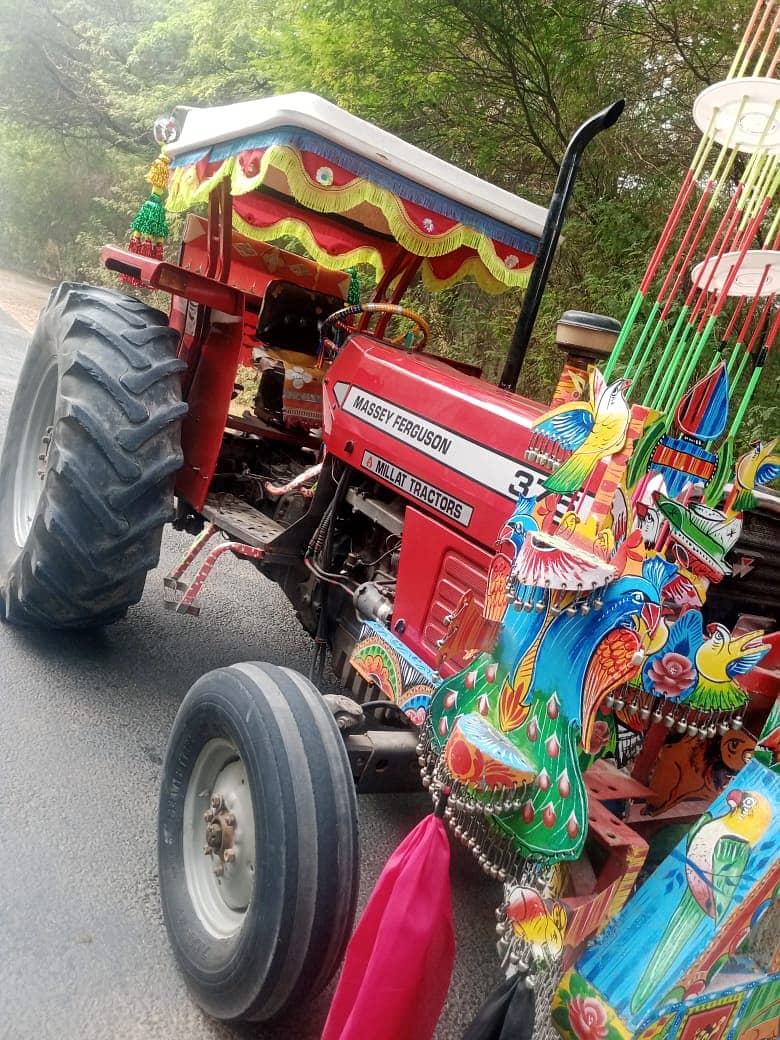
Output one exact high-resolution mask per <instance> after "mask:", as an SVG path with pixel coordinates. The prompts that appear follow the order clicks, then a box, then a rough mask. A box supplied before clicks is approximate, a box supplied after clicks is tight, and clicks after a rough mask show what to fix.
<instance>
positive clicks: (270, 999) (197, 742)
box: [158, 663, 359, 1021]
mask: <svg viewBox="0 0 780 1040" xmlns="http://www.w3.org/2000/svg"><path fill="white" fill-rule="evenodd" d="M158 843H159V844H158V850H159V851H158V854H159V872H160V893H161V897H162V906H163V914H164V917H165V923H166V926H167V929H168V935H169V938H170V941H171V944H172V946H173V950H174V954H175V956H176V959H177V961H178V964H179V967H180V968H181V970H182V972H183V974H184V976H185V979H186V980H187V983H188V985H189V987H190V990H191V991H192V993H193V995H194V997H195V999H196V1001H197V1002H198V1003H199V1004H200V1006H201V1007H202V1008H203V1009H204V1010H205V1011H206V1012H207V1013H208V1014H210V1015H213V1016H214V1017H215V1018H219V1019H222V1020H224V1021H239V1020H252V1021H265V1020H267V1019H270V1018H276V1017H279V1016H282V1015H284V1014H285V1013H286V1012H288V1011H290V1010H292V1009H293V1008H295V1007H296V1006H300V1004H302V1003H305V1002H306V1001H309V1000H311V999H313V997H315V996H316V995H317V994H318V993H319V992H320V991H321V990H322V989H323V988H324V987H325V985H326V984H327V983H328V981H329V980H330V978H331V977H332V976H333V974H334V972H335V971H336V969H337V968H338V966H339V963H340V962H341V958H342V956H343V954H344V950H345V948H346V944H347V942H348V940H349V936H350V933H351V930H352V923H353V920H354V915H355V905H356V900H357V890H358V881H359V864H358V852H359V846H358V835H357V801H356V798H355V790H354V782H353V780H352V774H351V771H350V768H349V761H348V759H347V755H346V751H345V749H344V745H343V742H342V739H341V736H340V734H339V730H338V727H337V725H336V723H335V721H334V719H333V716H332V715H331V713H330V711H329V710H328V708H327V707H326V705H325V703H324V702H323V700H322V698H321V696H320V694H319V692H318V691H317V689H316V688H315V687H314V686H312V684H311V683H310V682H309V681H308V680H307V679H304V678H303V676H301V675H299V674H297V673H296V672H293V671H291V670H290V669H287V668H278V667H274V666H272V665H267V664H257V663H246V664H237V665H233V666H232V667H230V668H220V669H218V670H216V671H213V672H209V673H208V674H207V675H205V676H203V678H202V679H200V680H199V681H198V682H197V683H195V685H194V686H193V687H192V689H191V690H190V692H189V693H188V694H187V696H186V698H185V699H184V702H183V703H182V705H181V708H180V709H179V712H178V714H177V716H176V721H175V722H174V726H173V730H172V732H171V736H170V740H169V743H168V750H167V753H166V758H165V764H164V767H163V779H162V790H161V794H160V817H159V833H158Z"/></svg>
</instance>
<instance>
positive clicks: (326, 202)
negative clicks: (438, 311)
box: [0, 94, 772, 1020]
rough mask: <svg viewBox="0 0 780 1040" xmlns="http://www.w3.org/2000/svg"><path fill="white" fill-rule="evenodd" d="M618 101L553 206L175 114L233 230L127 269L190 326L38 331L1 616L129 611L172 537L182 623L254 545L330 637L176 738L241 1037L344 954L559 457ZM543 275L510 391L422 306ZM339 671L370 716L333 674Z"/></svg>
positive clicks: (270, 103)
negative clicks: (546, 309) (382, 801)
mask: <svg viewBox="0 0 780 1040" xmlns="http://www.w3.org/2000/svg"><path fill="white" fill-rule="evenodd" d="M621 109H622V103H619V104H617V105H615V106H612V107H611V108H609V109H607V110H605V111H604V112H602V113H600V114H599V115H598V116H596V117H594V119H592V120H590V121H589V122H588V123H586V124H584V126H583V127H582V128H581V129H580V130H579V131H578V132H577V134H576V135H575V137H574V138H573V139H572V142H571V144H570V146H569V150H568V151H567V154H566V157H565V159H564V162H563V166H562V168H561V174H560V177H559V181H558V186H557V189H556V193H555V196H554V197H553V201H552V205H551V207H550V210H549V212H547V211H545V210H544V209H542V208H540V207H538V206H535V205H532V204H530V203H528V202H525V201H523V200H522V199H520V198H518V197H516V196H514V195H511V194H510V193H508V192H506V191H503V190H500V189H497V188H494V187H492V186H490V185H489V184H486V183H485V182H483V181H481V180H479V179H477V178H476V177H473V176H470V175H468V174H466V173H464V172H462V171H460V170H458V169H456V168H454V167H452V166H450V165H448V164H447V163H444V162H442V161H440V160H438V159H436V158H435V157H433V156H431V155H429V154H427V153H425V152H423V151H421V150H419V149H417V148H414V147H412V146H410V145H408V144H406V143H404V142H403V141H400V140H398V139H397V138H395V137H393V136H391V135H390V134H387V133H385V132H383V131H381V130H379V129H377V128H376V127H373V126H371V125H370V124H368V123H365V122H363V121H362V120H359V119H356V118H354V117H352V116H350V115H348V114H347V113H345V112H343V111H341V110H340V109H338V108H336V107H335V106H333V105H331V104H329V103H327V102H325V101H323V100H321V99H319V98H316V97H314V96H312V95H308V94H293V95H289V96H286V97H282V98H271V99H267V100H263V101H257V102H249V103H246V104H239V105H231V106H228V107H226V108H220V109H204V110H199V109H189V110H180V111H178V112H177V113H176V114H175V122H176V126H175V129H171V127H170V126H167V127H164V135H165V136H167V137H168V138H169V140H168V144H167V157H168V159H171V160H172V169H171V177H170V183H169V198H168V207H169V208H170V209H174V210H182V211H183V210H197V208H198V204H200V203H204V204H207V215H205V216H200V215H198V214H197V212H190V213H189V215H188V216H187V218H186V222H185V224H184V233H183V242H182V246H181V255H180V261H179V263H178V264H174V263H170V262H167V261H165V260H164V259H161V258H160V256H159V255H158V254H159V250H158V249H155V248H154V245H155V243H154V242H151V244H150V243H144V242H139V241H137V242H136V243H135V248H134V249H129V250H126V249H121V248H116V247H107V248H106V249H105V250H104V253H103V260H104V263H105V265H106V267H107V268H108V269H109V270H111V271H114V272H116V273H117V274H119V275H122V276H124V277H125V279H130V280H132V281H134V282H136V283H138V284H140V285H141V286H143V287H144V288H147V289H155V290H159V291H163V292H168V293H170V295H171V309H170V314H169V315H166V314H164V313H162V312H161V311H158V310H154V309H152V308H151V307H149V306H147V305H146V304H145V303H142V302H140V301H139V300H138V299H136V298H133V297H131V296H128V295H125V294H122V293H119V292H115V291H112V290H108V289H103V288H96V287H91V286H86V285H73V284H65V285H62V286H60V287H59V288H58V289H57V290H55V292H54V293H53V294H52V297H51V299H50V302H49V304H48V306H47V308H46V310H45V311H44V313H43V314H42V316H41V319H40V322H39V325H38V327H37V329H36V331H35V333H34V336H33V340H32V343H31V346H30V349H29V352H28V355H27V358H26V360H25V363H24V368H23V370H22V375H21V378H20V382H19V389H18V391H17V394H16V398H15V401H14V405H13V409H12V412H11V418H10V421H9V426H8V433H7V436H6V441H5V447H4V452H3V456H2V463H1V464H0V603H2V607H3V610H4V614H5V618H6V619H7V620H8V621H10V622H13V623H18V624H29V625H40V626H50V627H55V628H63V629H64V628H86V627H91V626H102V625H106V624H110V623H112V622H114V621H116V620H117V619H119V618H121V617H123V616H124V615H125V613H126V611H127V609H128V608H129V607H130V606H132V605H133V604H134V603H136V602H137V601H138V600H139V598H140V596H141V593H142V591H143V588H144V582H145V580H146V575H147V573H148V572H149V571H150V570H152V569H153V568H154V567H155V566H156V565H157V562H158V557H159V549H160V541H161V537H162V531H163V527H164V525H165V524H167V523H172V524H173V526H174V527H175V528H176V529H177V530H185V531H188V532H190V533H191V534H192V535H193V536H194V541H193V543H192V547H191V549H190V550H189V551H188V552H187V554H186V555H185V556H184V558H183V559H182V560H181V562H180V564H179V565H178V566H177V567H176V568H175V569H174V570H173V571H171V572H170V574H168V575H167V576H166V578H165V592H166V598H167V600H168V606H170V607H171V608H172V609H174V610H176V611H179V612H182V613H191V614H196V613H198V612H199V611H200V610H201V607H202V602H203V598H204V592H203V587H204V583H205V582H206V580H207V578H208V577H209V574H210V572H211V571H212V569H214V568H215V567H216V568H217V569H218V568H219V563H218V560H219V557H220V555H222V554H224V553H232V554H234V555H237V556H239V557H242V558H245V559H246V560H248V561H249V562H250V563H252V564H253V565H254V566H255V567H256V568H257V570H259V571H260V572H261V573H262V574H264V575H265V576H266V577H268V578H270V579H271V580H272V581H274V582H277V583H278V584H279V585H280V586H281V588H282V589H283V590H284V592H285V594H286V596H287V597H288V598H289V600H290V602H291V603H292V605H293V607H294V609H295V611H296V614H297V616H298V618H299V620H300V622H301V624H302V625H303V627H304V628H305V629H306V631H307V632H308V633H309V634H310V635H311V637H312V640H313V646H314V662H313V666H312V672H311V678H305V677H303V676H302V675H299V674H297V673H295V672H293V671H291V670H288V669H285V668H279V667H274V666H270V665H264V664H260V663H254V662H250V663H244V664H236V665H234V666H232V667H230V668H225V669H220V670H218V671H215V672H212V673H210V674H208V675H206V676H204V677H203V678H202V679H201V680H200V681H199V682H197V683H196V684H195V686H194V687H193V688H192V689H191V690H190V692H189V693H188V695H187V696H186V698H185V700H184V702H183V704H182V706H181V709H180V711H179V714H178V716H177V719H176V722H175V725H174V729H173V732H172V734H171V737H170V743H169V747H168V753H167V757H166V761H165V765H164V772H163V782H162V793H161V800H160V821H159V867H160V886H161V892H162V899H163V908H164V913H165V919H166V923H167V926H168V931H169V934H170V938H171V942H172V944H173V947H174V950H175V953H176V957H177V959H178V962H179V964H180V966H181V968H182V970H183V972H184V974H185V976H186V978H187V980H188V983H189V985H190V987H191V989H192V991H193V993H194V995H195V997H196V999H197V1000H198V1002H199V1003H200V1004H201V1005H202V1006H203V1007H204V1008H205V1010H206V1011H208V1012H209V1013H210V1014H212V1015H214V1016H216V1017H218V1018H222V1019H226V1020H239V1019H254V1020H263V1019H268V1018H271V1017H275V1016H278V1015H279V1014H282V1013H283V1012H285V1011H286V1010H288V1009H290V1008H292V1007H294V1006H295V1005H296V1004H298V1003H300V1002H301V1001H302V1000H304V999H309V998H311V997H312V996H313V995H314V994H316V993H317V992H318V991H319V990H321V989H322V987H323V986H324V985H325V984H326V983H327V982H328V980H329V979H330V978H331V977H332V975H333V973H334V972H335V970H336V969H337V967H338V965H339V963H340V960H341V957H342V955H343V952H344V949H345V945H346V943H347V940H348V938H349V935H350V932H351V928H352V923H353V917H354V911H355V902H356V896H357V885H358V838H357V809H356V800H355V791H356V789H357V790H358V791H365V790H384V791H388V790H400V789H405V788H406V789H408V788H410V787H413V786H415V785H416V784H418V783H419V774H418V771H417V751H416V745H417V733H416V728H415V723H417V722H418V721H419V720H420V719H421V718H422V717H423V715H424V711H422V710H421V709H422V708H424V702H425V697H426V693H425V690H426V689H427V690H428V691H430V686H431V683H432V681H433V679H434V677H435V676H438V675H439V674H445V675H446V674H448V672H449V673H452V672H455V671H456V670H457V669H458V668H460V667H462V663H463V662H462V660H460V659H459V658H458V656H457V652H455V653H451V655H450V656H449V657H448V658H447V659H446V660H445V661H442V659H441V655H440V652H439V651H440V647H441V644H442V642H443V640H444V638H445V635H448V638H449V639H450V649H452V641H453V633H452V630H451V629H448V624H449V622H450V621H451V618H452V615H453V612H454V611H455V609H456V608H457V606H458V604H459V603H460V602H461V601H462V599H463V596H464V593H467V592H468V591H469V590H479V589H481V588H484V587H485V577H486V575H487V572H488V568H489V566H490V562H491V559H492V557H493V546H494V544H495V541H496V537H497V534H498V529H499V528H500V525H501V523H502V521H503V519H504V517H505V516H507V515H508V513H509V512H510V507H511V506H512V505H513V503H514V502H515V500H516V499H517V497H518V495H519V494H521V493H522V492H527V491H529V489H531V488H532V487H534V486H535V485H536V484H538V483H539V482H540V481H541V480H543V479H544V477H545V476H546V475H547V474H549V473H550V472H551V470H552V468H553V466H554V464H555V460H554V459H550V458H547V457H545V456H544V454H543V453H542V454H539V453H538V452H537V453H534V452H533V450H532V445H531V443H530V426H531V423H532V422H533V421H534V420H535V419H536V418H537V417H538V416H539V415H540V414H542V411H543V407H542V405H540V404H537V403H535V402H532V401H529V400H526V399H524V398H521V397H518V396H516V395H515V394H514V392H513V391H514V387H515V385H516V382H517V377H518V373H519V369H520V365H521V363H522V359H523V354H524V351H525V348H526V346H527V343H528V341H529V338H530V333H531V329H532V326H533V322H534V319H535V316H536V312H537V310H538V306H539V300H540V296H541V292H542V290H543V287H544V284H545V281H546V278H547V274H548V271H549V268H550V264H551V262H552V258H553V253H554V250H555V246H556V243H557V239H558V234H559V230H560V226H561V223H562V220H563V216H564V212H565V209H566V204H567V202H568V199H569V195H570V191H571V188H572V185H573V182H574V179H575V176H576V171H577V167H578V164H579V161H580V158H581V156H582V152H583V149H584V147H585V145H586V144H587V143H588V141H589V140H591V139H592V137H593V136H594V135H595V134H596V133H598V132H599V131H600V130H602V129H604V128H606V127H608V126H610V125H611V124H612V123H613V122H614V121H615V119H617V117H618V116H619V114H620V111H621ZM280 241H283V242H285V243H286V244H288V245H289V244H290V243H291V242H292V241H296V242H298V243H300V244H302V245H303V247H304V249H305V252H306V256H303V255H300V253H299V252H291V251H289V250H288V249H284V248H281V247H280V245H279V244H278V243H279V242H280ZM271 243H275V244H271ZM147 246H148V248H147ZM360 264H370V265H373V266H374V268H375V269H376V270H377V272H378V275H379V277H378V281H377V284H376V288H375V290H374V292H373V295H372V297H371V300H370V302H367V303H360V302H357V301H355V300H354V299H352V300H351V299H350V288H351V286H352V287H353V288H354V279H351V278H350V275H349V273H345V272H346V271H347V269H348V268H349V267H351V266H353V265H360ZM529 272H531V282H530V285H529V287H528V289H527V292H526V296H525V301H524V305H523V310H522V313H521V315H520V318H519V321H518V326H517V330H516V333H515V336H514V339H513V342H512V345H511V348H510V351H509V355H508V358H507V362H506V367H505V370H504V373H503V376H502V379H501V385H500V386H499V387H495V386H492V385H490V384H488V383H486V382H485V381H483V380H482V379H480V371H479V369H478V368H477V367H476V366H473V365H467V364H461V363H457V362H454V361H451V360H448V359H446V358H442V357H436V356H434V355H432V354H430V353H427V352H426V349H425V348H426V343H427V336H428V328H427V325H426V323H425V320H424V319H423V318H422V317H420V316H419V315H417V314H415V313H414V312H411V311H408V310H406V309H404V308H402V307H401V306H400V304H399V301H400V300H401V299H402V298H403V297H404V294H405V292H406V290H407V289H408V287H409V286H410V285H411V283H412V281H413V279H414V278H415V277H416V276H417V275H418V274H420V275H421V277H422V279H423V282H424V283H425V284H426V285H427V286H428V287H429V288H432V289H436V288H443V287H448V286H450V285H452V284H454V283H455V282H457V281H458V280H460V279H461V278H464V277H466V276H472V277H474V278H475V279H476V281H477V282H478V283H479V284H480V285H481V286H482V287H483V288H485V289H486V290H489V291H499V290H501V289H503V288H506V287H511V286H521V285H524V284H525V283H526V280H527V276H528V274H529ZM391 322H404V323H405V325H406V329H401V330H400V331H397V330H393V331H392V332H391V331H389V328H390V323H391ZM618 329H619V326H618V325H617V323H615V322H613V321H611V320H610V319H606V318H602V317H599V316H596V315H590V314H582V313H579V312H568V314H567V316H565V317H564V319H563V321H562V324H561V326H560V331H561V337H560V338H561V342H562V345H563V346H565V347H566V349H567V351H568V353H569V361H568V365H569V370H570V372H571V371H573V372H575V373H576V372H577V371H579V372H580V373H581V374H583V378H584V377H585V376H584V373H585V370H586V367H587V363H588V361H589V360H590V359H592V358H593V357H596V356H601V355H603V354H604V353H605V352H606V350H608V348H609V346H610V345H611V343H612V342H613V341H614V338H615V336H616V333H617V331H618ZM407 330H408V331H407ZM239 370H241V373H240V372H239ZM249 379H251V380H253V382H252V383H251V391H250V398H249V405H248V406H247V403H246V397H247V386H248V380H249ZM242 399H244V403H240V402H242ZM529 458H530V459H531V461H529ZM754 555H755V554H754ZM769 596H771V593H769V592H766V591H765V592H764V593H763V597H764V598H763V599H762V600H761V601H760V603H759V604H758V606H756V605H755V602H754V605H753V609H752V613H757V612H758V613H767V610H768V609H771V607H772V604H771V602H769V601H768V597H769ZM204 609H207V608H204ZM377 640H379V643H378V642H377ZM378 646H379V649H377V647H378ZM382 648H384V649H382ZM327 650H330V652H331V659H332V663H333V667H334V669H335V671H336V674H337V675H338V677H339V678H340V680H341V681H342V683H343V684H344V686H345V687H347V688H348V689H349V690H350V691H351V693H352V694H353V695H354V699H349V698H345V697H322V696H321V695H320V694H319V693H318V691H317V689H316V686H315V685H314V682H312V681H311V680H312V679H313V680H314V681H315V682H316V679H317V677H318V675H319V674H320V672H321V669H322V666H323V663H324V658H325V654H326V651H327ZM377 688H378V691H379V692H378V693H377V692H375V693H374V694H372V693H371V692H370V691H371V690H372V689H373V690H375V691H376V690H377ZM415 691H418V692H415ZM361 702H362V703H361Z"/></svg>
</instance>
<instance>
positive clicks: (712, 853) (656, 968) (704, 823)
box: [631, 790, 772, 1013]
mask: <svg viewBox="0 0 780 1040" xmlns="http://www.w3.org/2000/svg"><path fill="white" fill-rule="evenodd" d="M726 804H727V806H728V810H727V812H725V813H724V814H723V815H722V816H717V817H713V816H712V815H711V813H704V815H703V816H702V817H701V819H700V820H699V821H698V823H696V825H695V826H694V827H693V829H692V830H691V832H690V834H689V836H688V842H687V845H686V849H685V881H686V886H685V888H684V890H683V893H682V896H681V898H680V902H679V903H678V904H677V906H676V907H675V909H674V910H673V911H672V915H671V917H670V918H669V923H668V924H667V926H666V928H665V930H664V932H663V934H662V935H661V938H660V940H659V941H658V944H657V945H656V948H655V950H654V951H653V954H652V956H651V958H650V961H649V963H648V965H647V967H646V969H645V972H644V974H643V975H642V978H641V979H640V980H639V985H638V986H637V987H636V989H635V991H634V994H633V996H632V998H631V1010H632V1012H634V1013H636V1012H637V1011H639V1009H640V1008H642V1007H644V1006H645V1005H646V1004H647V1003H648V1002H649V1001H650V1000H651V998H652V997H653V995H654V994H655V991H656V990H657V989H659V987H662V986H667V987H668V986H669V985H670V983H669V980H670V978H672V977H673V976H674V975H675V972H676V970H677V968H678V967H679V966H680V965H685V964H686V963H687V957H691V956H695V952H696V949H697V943H696V936H697V932H698V930H699V928H700V926H701V925H702V924H703V923H704V922H706V921H708V920H709V921H710V922H714V925H715V927H716V928H717V927H719V926H720V925H721V924H722V923H723V921H724V920H725V918H726V916H727V915H728V913H729V911H730V909H731V907H732V904H733V902H734V898H735V895H736V893H737V888H738V886H739V883H740V880H741V878H742V876H743V874H744V873H745V869H746V867H747V864H748V860H749V859H750V854H751V850H752V849H753V847H754V846H755V845H756V844H757V842H758V841H759V840H760V839H761V838H762V837H763V835H764V833H765V832H766V830H767V828H768V827H769V824H770V823H771V821H772V808H771V806H770V804H769V802H768V801H767V799H766V798H765V797H764V795H762V794H760V793H759V792H757V791H741V790H731V791H729V792H728V794H727V795H726ZM689 947H690V948H689Z"/></svg>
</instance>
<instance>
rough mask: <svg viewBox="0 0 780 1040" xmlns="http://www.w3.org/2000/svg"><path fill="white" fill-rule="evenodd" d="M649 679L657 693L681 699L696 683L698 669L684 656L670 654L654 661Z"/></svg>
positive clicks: (648, 675)
mask: <svg viewBox="0 0 780 1040" xmlns="http://www.w3.org/2000/svg"><path fill="white" fill-rule="evenodd" d="M647 678H648V679H649V681H650V682H651V683H652V685H653V691H654V692H655V693H662V694H664V696H666V697H679V696H680V694H682V693H684V692H685V691H686V690H687V689H688V688H689V687H690V686H692V685H693V683H694V682H695V680H696V669H695V668H694V666H693V665H692V664H691V662H690V661H689V660H688V658H687V657H685V656H683V654H674V653H668V654H664V656H663V657H659V658H658V660H657V661H653V663H652V664H651V665H650V667H649V668H648V670H647Z"/></svg>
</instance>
